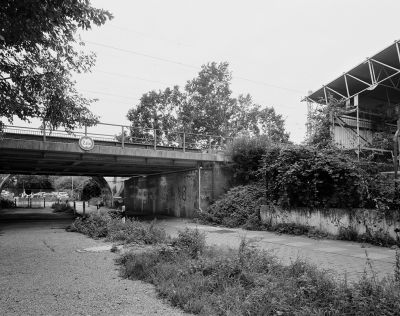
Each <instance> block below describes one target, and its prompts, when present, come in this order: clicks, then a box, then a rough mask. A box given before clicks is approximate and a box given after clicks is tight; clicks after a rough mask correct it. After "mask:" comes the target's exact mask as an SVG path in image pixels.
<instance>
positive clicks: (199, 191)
mask: <svg viewBox="0 0 400 316" xmlns="http://www.w3.org/2000/svg"><path fill="white" fill-rule="evenodd" d="M201 169H203V167H199V169H198V172H199V183H198V186H199V190H198V195H199V201H198V203H199V211H200V212H203V209H202V208H201Z"/></svg>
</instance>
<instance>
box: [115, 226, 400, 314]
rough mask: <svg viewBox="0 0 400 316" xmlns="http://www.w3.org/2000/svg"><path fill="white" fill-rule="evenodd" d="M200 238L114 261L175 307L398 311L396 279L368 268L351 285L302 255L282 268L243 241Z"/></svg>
mask: <svg viewBox="0 0 400 316" xmlns="http://www.w3.org/2000/svg"><path fill="white" fill-rule="evenodd" d="M188 235H191V238H188ZM203 238H204V236H202V235H201V234H199V233H198V232H197V231H186V232H184V233H183V234H181V235H179V236H178V237H177V238H176V239H175V240H174V243H173V246H165V245H163V246H160V247H157V248H155V249H153V250H148V251H145V252H141V253H137V252H136V253H135V252H128V253H125V254H124V255H122V256H121V258H120V259H119V260H118V263H119V264H120V265H121V271H122V275H123V276H124V277H127V278H130V279H139V280H143V281H146V282H150V283H153V284H154V285H155V286H156V289H157V291H158V293H159V295H160V296H161V297H163V298H166V299H167V300H168V301H169V302H170V303H171V304H172V305H174V306H177V307H179V308H182V309H183V310H185V311H187V312H191V313H194V314H201V315H397V313H398V311H399V310H400V284H399V283H398V282H397V281H396V280H395V279H394V278H388V279H384V280H382V281H378V280H377V279H376V277H375V275H374V274H370V273H367V272H365V273H364V276H363V278H361V280H360V281H358V282H356V283H354V284H349V283H347V282H346V281H343V282H340V281H337V280H335V279H334V278H333V276H332V275H330V274H329V273H327V272H326V271H322V270H319V269H317V268H316V267H314V266H312V265H310V264H308V263H306V262H304V261H301V260H297V261H295V262H293V263H291V264H290V265H288V266H284V265H282V264H280V263H279V262H278V261H277V260H276V258H275V257H273V256H271V255H270V254H269V253H266V252H260V251H256V250H254V249H251V248H250V247H248V245H246V243H245V242H242V244H241V246H240V248H239V250H238V251H228V252H225V253H222V252H221V250H220V249H215V248H200V249H199V248H198V245H199V244H201V245H202V244H203V240H204V239H203ZM189 240H190V242H188V241H189ZM182 244H184V245H185V247H181V246H179V245H182ZM194 253H196V256H193V254H194Z"/></svg>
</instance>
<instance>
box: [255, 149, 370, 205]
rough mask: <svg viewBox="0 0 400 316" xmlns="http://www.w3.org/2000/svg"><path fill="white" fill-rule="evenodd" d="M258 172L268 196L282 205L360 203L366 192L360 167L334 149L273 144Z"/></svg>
mask: <svg viewBox="0 0 400 316" xmlns="http://www.w3.org/2000/svg"><path fill="white" fill-rule="evenodd" d="M260 173H261V174H262V175H263V176H264V180H265V183H266V195H267V198H268V199H270V201H272V202H274V203H276V204H278V205H280V206H283V207H310V208H314V207H339V208H351V207H360V206H363V201H364V198H365V197H366V196H367V192H368V188H367V184H366V182H365V179H364V177H363V176H364V172H363V170H362V169H361V168H359V167H358V166H357V165H356V163H355V162H354V161H352V160H351V159H350V158H349V157H347V156H346V155H345V154H343V153H341V152H339V151H337V150H334V149H323V150H317V149H315V148H312V147H305V146H291V147H287V148H278V147H275V148H272V149H271V150H269V151H268V152H267V154H266V155H265V157H264V166H263V168H261V169H260Z"/></svg>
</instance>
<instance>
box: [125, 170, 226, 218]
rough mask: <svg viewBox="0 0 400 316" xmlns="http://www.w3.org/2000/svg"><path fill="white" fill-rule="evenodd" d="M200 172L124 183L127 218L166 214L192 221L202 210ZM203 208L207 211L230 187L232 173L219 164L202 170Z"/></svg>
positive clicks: (139, 178)
mask: <svg viewBox="0 0 400 316" xmlns="http://www.w3.org/2000/svg"><path fill="white" fill-rule="evenodd" d="M198 172H199V169H193V170H189V171H184V172H175V173H167V174H160V175H154V176H147V177H133V178H131V179H129V180H126V181H125V201H124V202H125V209H126V212H127V215H128V216H136V215H152V214H163V215H170V216H176V217H193V214H194V212H195V211H196V210H198V209H199V186H198V184H199V178H198V175H199V173H198ZM200 173H201V181H200V183H201V188H200V207H201V208H202V209H205V208H206V207H207V206H208V205H209V204H210V203H211V202H212V201H213V200H215V199H217V198H218V197H219V196H220V195H222V194H223V193H225V192H226V191H227V190H228V189H229V188H230V186H231V176H230V171H229V170H228V169H226V168H224V167H222V166H220V165H218V164H214V165H212V166H210V167H208V168H202V169H201V170H200Z"/></svg>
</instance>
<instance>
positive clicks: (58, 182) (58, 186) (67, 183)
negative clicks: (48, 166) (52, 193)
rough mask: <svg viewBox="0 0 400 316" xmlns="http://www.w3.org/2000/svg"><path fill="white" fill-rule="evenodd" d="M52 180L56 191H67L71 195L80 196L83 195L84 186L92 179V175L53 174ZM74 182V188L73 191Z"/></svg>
mask: <svg viewBox="0 0 400 316" xmlns="http://www.w3.org/2000/svg"><path fill="white" fill-rule="evenodd" d="M50 181H51V183H52V184H53V188H54V189H55V190H56V191H66V192H68V193H69V195H70V196H71V197H74V198H78V197H80V196H81V195H82V191H83V188H84V187H85V185H86V184H87V183H89V182H90V181H92V179H91V178H90V177H83V176H75V177H73V179H72V177H71V176H51V177H50ZM72 183H73V188H74V190H73V191H72Z"/></svg>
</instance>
